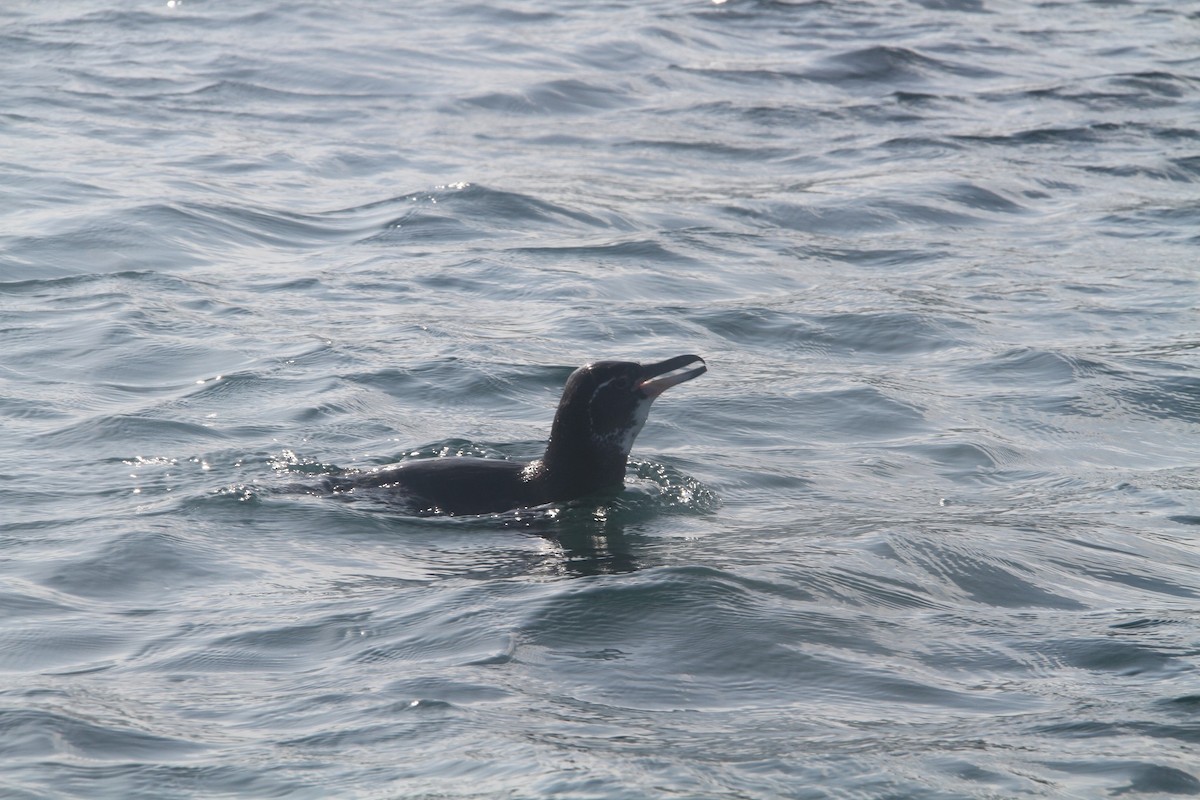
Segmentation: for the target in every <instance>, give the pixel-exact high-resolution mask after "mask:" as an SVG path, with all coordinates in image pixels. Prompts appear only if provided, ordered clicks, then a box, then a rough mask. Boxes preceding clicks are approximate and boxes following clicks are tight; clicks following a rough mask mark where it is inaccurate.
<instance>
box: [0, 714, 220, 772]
mask: <svg viewBox="0 0 1200 800" xmlns="http://www.w3.org/2000/svg"><path fill="white" fill-rule="evenodd" d="M0 731H2V732H3V736H2V738H3V740H4V741H5V742H7V743H8V744H7V746H6V747H3V748H0V755H3V757H5V758H11V759H14V760H17V759H20V760H27V759H33V758H39V759H49V758H54V757H59V758H62V757H67V758H72V759H89V760H96V761H136V762H143V761H155V762H163V761H167V762H171V761H180V760H188V759H191V758H194V757H196V756H198V755H199V754H200V753H201V752H203V751H204V750H205V749H206V747H205V746H204V745H202V744H198V743H195V742H190V741H187V740H184V739H179V738H172V737H167V736H161V735H156V734H152V733H149V732H147V731H143V730H138V729H137V728H134V727H131V726H129V725H128V723H124V724H122V723H115V721H111V720H105V721H101V720H93V719H84V718H81V717H79V716H75V715H72V714H69V713H62V712H60V711H56V710H34V709H28V710H16V711H11V710H10V711H9V712H7V713H6V714H4V716H3V721H0Z"/></svg>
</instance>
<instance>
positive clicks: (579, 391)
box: [547, 355, 708, 482]
mask: <svg viewBox="0 0 1200 800" xmlns="http://www.w3.org/2000/svg"><path fill="white" fill-rule="evenodd" d="M707 369H708V368H707V367H706V366H705V364H704V359H702V358H700V356H695V355H684V356H676V357H675V358H668V359H667V360H666V361H659V362H658V363H655V364H638V363H635V362H633V361H596V362H594V363H591V364H586V365H584V366H582V367H580V368H579V369H577V370H575V371H574V372H573V373H571V377H570V378H568V379H567V385H566V388H564V389H563V394H562V399H561V400H560V401H559V404H558V412H557V413H556V414H555V416H554V428H553V430H552V431H551V433H550V445H549V447H548V449H547V460H548V461H554V462H558V463H565V462H568V461H570V462H571V463H572V464H573V468H575V469H585V468H586V469H589V470H591V469H594V470H597V471H602V472H604V473H605V476H606V478H607V479H608V480H610V481H615V482H619V481H620V480H622V479H623V478H624V473H625V459H626V458H627V457H628V456H629V450H630V448H632V447H633V442H634V440H635V439H636V438H637V435H638V433H639V432H640V431H641V430H642V426H643V425H644V424H645V423H646V417H647V416H648V415H649V413H650V404H651V403H653V402H654V398H656V397H658V396H659V395H660V394H662V393H663V392H665V391H666V390H667V389H669V388H671V387H672V386H675V385H677V384H680V383H683V382H684V381H689V380H691V379H692V378H695V377H697V376H699V375H702V374H703V373H704V372H705V371H706V370H707ZM552 457H554V458H553V459H552ZM556 466H557V464H556Z"/></svg>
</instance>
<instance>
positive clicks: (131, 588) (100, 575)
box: [43, 532, 229, 601]
mask: <svg viewBox="0 0 1200 800" xmlns="http://www.w3.org/2000/svg"><path fill="white" fill-rule="evenodd" d="M228 576H229V570H228V569H227V565H222V563H221V561H220V559H219V557H218V556H217V555H216V554H215V553H214V552H212V551H210V550H208V549H206V548H204V547H203V546H200V545H199V544H197V543H195V542H191V541H188V540H186V539H184V538H182V537H180V536H177V535H174V534H170V533H165V532H156V533H133V534H127V535H124V536H120V537H117V538H116V539H113V540H109V541H106V542H104V543H103V544H101V545H100V547H99V548H98V550H97V551H96V552H94V553H93V554H92V555H90V556H87V557H75V558H72V559H69V560H64V561H61V562H59V563H58V564H57V565H55V566H54V567H53V568H52V569H50V570H49V573H48V575H47V576H46V577H45V578H44V579H43V582H44V583H45V584H46V585H47V586H50V587H53V588H54V589H55V590H56V591H60V592H64V593H66V594H70V595H74V596H78V597H87V598H93V599H105V600H110V601H114V600H117V601H128V600H134V599H138V598H142V599H146V598H161V597H162V593H163V592H170V593H175V592H180V591H183V590H185V589H188V588H191V587H196V586H208V585H210V584H211V583H213V582H215V581H218V580H223V579H225V578H227V577H228Z"/></svg>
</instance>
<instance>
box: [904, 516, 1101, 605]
mask: <svg viewBox="0 0 1200 800" xmlns="http://www.w3.org/2000/svg"><path fill="white" fill-rule="evenodd" d="M958 535H959V536H960V537H961V538H962V539H963V541H962V542H961V543H959V542H954V541H951V540H947V541H945V542H939V541H933V540H932V539H931V538H929V537H927V536H921V537H913V538H912V539H909V540H903V539H899V538H895V537H893V538H892V539H891V540H890V542H889V549H890V551H891V554H893V555H894V557H896V558H898V559H900V560H901V561H903V562H904V563H907V564H911V565H912V566H913V567H915V568H917V569H920V570H922V571H924V572H927V573H929V574H930V575H931V576H933V577H934V579H936V580H937V581H938V582H939V583H946V584H952V585H953V586H955V587H957V589H958V591H960V592H962V594H963V595H964V597H966V598H969V599H970V600H971V601H973V602H975V603H979V604H981V605H984V606H988V607H994V608H1054V609H1067V610H1082V609H1084V608H1085V606H1084V605H1083V604H1082V603H1080V602H1079V601H1077V600H1075V599H1074V598H1072V597H1069V596H1066V595H1064V594H1060V593H1056V592H1055V591H1053V590H1052V589H1049V588H1045V587H1043V586H1040V585H1038V578H1037V576H1036V575H1035V574H1034V572H1033V570H1031V569H1030V568H1029V567H1028V566H1026V565H1025V564H1023V563H1022V562H1021V561H1018V560H1016V559H1015V558H1012V557H1008V556H1004V557H1000V556H995V555H992V554H989V553H988V552H987V551H986V550H983V549H981V548H976V547H974V546H972V545H971V544H970V543H969V537H970V532H969V531H962V532H959V533H958Z"/></svg>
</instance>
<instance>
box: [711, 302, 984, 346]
mask: <svg viewBox="0 0 1200 800" xmlns="http://www.w3.org/2000/svg"><path fill="white" fill-rule="evenodd" d="M789 305H790V304H789ZM691 317H692V319H693V320H694V321H696V322H698V323H700V324H702V325H704V327H705V328H707V329H708V330H710V331H711V332H713V333H715V334H718V335H720V336H721V337H722V338H724V339H727V340H729V341H732V342H736V343H738V344H740V345H754V344H760V345H763V346H767V347H770V348H778V347H780V346H781V345H782V346H786V347H788V349H794V350H799V351H809V352H816V353H821V354H842V355H862V354H869V355H876V356H893V355H899V354H914V353H927V352H936V351H937V350H942V349H946V348H951V347H955V346H958V345H961V344H962V341H963V339H961V338H960V337H967V336H969V335H970V333H971V332H972V331H973V326H972V325H969V324H967V323H965V322H963V321H961V320H959V319H956V318H954V317H950V316H947V315H937V316H934V315H930V314H917V313H909V312H905V313H895V312H861V313H840V314H825V315H817V314H811V313H804V312H801V311H799V310H796V311H792V310H789V309H788V308H787V307H783V308H774V307H764V306H745V307H740V308H727V309H713V310H712V311H710V312H708V313H707V314H703V315H698V314H692V315H691Z"/></svg>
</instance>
